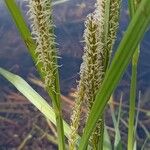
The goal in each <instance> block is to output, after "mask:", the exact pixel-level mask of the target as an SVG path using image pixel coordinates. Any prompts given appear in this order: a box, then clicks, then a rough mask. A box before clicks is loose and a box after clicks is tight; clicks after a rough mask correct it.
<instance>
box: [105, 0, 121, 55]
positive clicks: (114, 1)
mask: <svg viewBox="0 0 150 150" xmlns="http://www.w3.org/2000/svg"><path fill="white" fill-rule="evenodd" d="M120 3H121V0H111V1H110V14H109V27H108V37H107V51H108V52H109V53H110V54H111V52H112V49H113V46H114V42H115V40H116V33H117V29H118V27H119V16H120ZM109 57H110V56H109Z"/></svg>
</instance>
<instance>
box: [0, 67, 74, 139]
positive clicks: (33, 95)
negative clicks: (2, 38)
mask: <svg viewBox="0 0 150 150" xmlns="http://www.w3.org/2000/svg"><path fill="white" fill-rule="evenodd" d="M0 74H1V75H2V76H4V77H5V78H6V79H7V80H8V81H9V82H11V83H12V84H13V85H14V86H15V87H16V88H17V89H18V90H19V91H20V92H21V93H22V94H23V95H24V96H25V97H26V98H27V99H28V100H29V101H30V102H31V103H32V104H33V105H34V106H35V107H36V108H38V109H39V110H40V111H41V112H42V114H43V115H44V116H45V117H46V118H47V119H49V120H50V121H51V122H52V123H53V124H55V125H56V119H55V113H54V111H53V109H52V107H51V106H50V105H49V104H48V103H47V102H46V101H45V100H44V99H43V98H42V97H41V96H40V95H39V94H38V93H37V92H36V91H35V90H34V89H33V88H32V87H31V86H30V85H29V84H28V83H27V82H26V81H24V80H23V79H22V78H21V77H19V76H18V75H15V74H13V73H10V72H8V71H7V70H5V69H2V68H0ZM63 124H64V131H65V135H66V137H69V134H70V131H71V130H70V127H69V125H68V124H67V123H66V122H65V121H63Z"/></svg>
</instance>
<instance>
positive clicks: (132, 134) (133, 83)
mask: <svg viewBox="0 0 150 150" xmlns="http://www.w3.org/2000/svg"><path fill="white" fill-rule="evenodd" d="M135 2H136V0H128V4H129V11H130V17H131V18H133V16H134V14H135V11H136V7H137V6H136V5H135V4H136V3H135ZM139 53H140V46H138V47H137V49H136V51H135V53H134V55H133V58H132V75H131V86H130V105H129V121H128V122H129V123H128V124H129V126H128V149H133V147H134V145H135V148H136V144H134V143H135V129H134V123H135V105H136V84H137V66H138V59H139Z"/></svg>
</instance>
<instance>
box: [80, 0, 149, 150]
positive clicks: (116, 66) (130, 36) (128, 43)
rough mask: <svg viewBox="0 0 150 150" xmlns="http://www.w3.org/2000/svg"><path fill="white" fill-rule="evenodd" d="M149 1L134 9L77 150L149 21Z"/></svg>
mask: <svg viewBox="0 0 150 150" xmlns="http://www.w3.org/2000/svg"><path fill="white" fill-rule="evenodd" d="M149 12H150V3H149V0H143V1H142V2H141V4H140V6H139V8H138V9H137V11H136V14H135V16H134V17H133V19H132V21H131V23H130V24H129V27H128V29H127V31H126V33H125V35H124V37H123V39H122V41H121V43H120V45H119V48H118V50H117V52H116V54H115V56H114V59H113V60H112V63H111V65H110V68H109V69H108V71H107V72H106V75H105V79H104V81H103V84H102V86H101V89H99V91H98V94H97V96H96V100H95V102H94V104H93V107H92V110H91V113H90V115H89V119H88V121H87V124H86V126H85V130H84V133H83V136H82V138H81V141H80V146H79V150H83V149H85V148H86V146H87V144H88V139H89V137H90V134H91V132H92V131H93V129H94V127H95V124H96V122H97V120H98V118H99V117H100V115H101V114H102V113H103V111H104V108H105V106H106V104H107V102H108V100H109V98H110V96H111V94H112V92H113V91H114V89H115V88H116V86H117V84H118V82H119V81H120V79H121V77H122V75H123V73H124V71H125V69H126V68H127V66H128V64H129V62H130V60H131V58H132V56H133V53H134V52H135V49H136V47H137V45H138V44H139V42H140V41H141V39H142V37H143V36H144V33H145V31H146V30H147V28H148V26H149V23H150V15H149Z"/></svg>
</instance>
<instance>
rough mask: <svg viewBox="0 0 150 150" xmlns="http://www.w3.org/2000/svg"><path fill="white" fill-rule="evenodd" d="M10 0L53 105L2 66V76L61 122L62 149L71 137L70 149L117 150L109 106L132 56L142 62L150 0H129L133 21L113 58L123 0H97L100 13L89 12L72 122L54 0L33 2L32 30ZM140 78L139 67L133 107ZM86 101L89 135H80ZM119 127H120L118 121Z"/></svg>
mask: <svg viewBox="0 0 150 150" xmlns="http://www.w3.org/2000/svg"><path fill="white" fill-rule="evenodd" d="M4 1H5V3H6V6H7V8H8V10H9V12H10V14H11V16H12V18H13V20H14V22H15V24H16V26H17V28H18V31H19V32H20V35H21V37H22V39H23V41H24V43H25V45H26V47H27V49H28V51H29V53H30V55H31V57H32V59H33V61H34V63H35V66H36V68H37V70H38V72H39V74H40V76H41V79H42V80H43V82H44V86H45V89H46V91H47V93H48V94H49V97H50V98H51V101H52V107H51V106H50V103H49V102H46V101H45V100H44V99H43V98H42V97H41V96H40V95H39V94H38V93H37V92H36V91H35V90H34V89H33V88H32V87H31V86H29V84H28V83H27V82H25V81H24V80H23V79H22V78H21V77H19V76H17V75H14V74H12V73H10V72H8V71H6V70H5V69H2V68H0V74H1V75H2V76H4V77H5V78H6V79H7V80H8V81H10V82H11V83H12V84H13V85H14V86H15V87H16V88H17V89H18V90H19V91H20V92H21V93H22V94H23V95H24V96H25V97H27V98H28V99H29V100H30V102H31V103H32V104H33V105H35V107H37V108H38V109H39V110H40V111H41V113H43V115H44V116H45V117H46V118H47V119H48V120H50V121H51V122H52V123H54V124H55V125H56V128H57V137H58V147H59V150H65V149H66V147H65V145H66V144H65V136H66V137H67V139H68V141H69V149H70V150H76V149H79V150H86V149H94V150H102V149H104V150H105V149H108V147H109V149H111V142H110V140H109V135H108V133H107V130H106V127H105V126H104V124H105V123H104V110H105V108H106V104H107V102H108V100H109V98H110V96H111V95H112V93H113V91H114V90H115V88H116V87H117V85H118V83H119V81H120V79H121V77H122V75H123V73H124V72H125V70H126V68H127V66H128V64H129V63H130V60H131V58H132V57H133V60H136V62H137V60H138V55H137V51H138V49H137V47H138V44H139V43H140V41H141V39H142V38H143V36H144V33H145V32H146V31H147V29H148V26H149V23H150V15H149V12H150V3H149V0H142V1H141V2H140V3H139V4H138V7H136V11H135V6H134V5H132V3H133V4H135V1H134V0H129V4H130V5H129V6H130V7H129V8H130V12H131V17H132V19H131V21H130V23H129V26H128V28H127V30H126V32H125V34H124V36H123V39H122V41H121V42H120V44H119V47H118V49H117V51H116V53H115V55H114V57H113V58H112V61H110V57H111V52H112V49H113V45H114V42H115V39H116V32H117V28H118V26H119V23H118V22H119V12H120V5H121V1H120V0H97V2H96V5H95V10H94V12H93V13H91V14H89V15H88V16H87V18H86V21H85V31H84V41H85V47H84V55H83V63H82V65H81V70H80V80H79V82H78V86H77V92H76V98H75V106H74V108H73V114H72V117H71V125H70V126H69V125H68V124H67V123H66V122H65V121H64V120H63V116H62V107H61V99H60V94H61V93H60V83H59V71H58V67H59V66H58V63H57V59H58V55H57V48H56V43H55V38H56V37H55V33H54V23H53V14H52V6H53V3H52V0H28V6H29V11H28V15H29V19H30V21H31V32H30V30H29V29H28V26H27V24H26V21H25V20H24V17H23V15H22V13H21V10H20V9H19V7H18V6H17V4H16V2H15V0H4ZM132 7H134V9H133V8H132ZM133 54H134V55H133ZM135 58H136V59H135ZM132 62H134V61H132ZM133 67H134V66H133ZM134 68H135V67H134ZM135 79H136V68H135V71H133V77H132V79H131V91H133V94H134V95H131V97H130V99H132V104H131V103H130V106H134V105H135V104H134V101H135V89H136V84H135V83H136V80H135ZM130 101H131V100H130ZM83 103H86V106H87V119H86V123H85V128H84V129H83V133H81V134H80V136H79V133H78V127H79V125H80V114H81V108H82V104H83ZM130 112H131V109H130ZM132 112H134V109H132ZM129 118H130V120H132V122H133V121H134V120H133V119H134V113H130V115H129ZM114 120H115V119H114ZM114 122H115V121H114ZM133 127H134V123H132V124H130V125H129V135H131V137H129V138H131V142H130V143H128V145H129V146H128V150H132V149H133V145H132V144H133V139H134V138H132V137H133V136H134V134H133V132H132V131H131V129H133ZM116 130H117V131H118V125H117V126H116ZM105 143H109V146H108V145H107V144H106V146H105Z"/></svg>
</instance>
